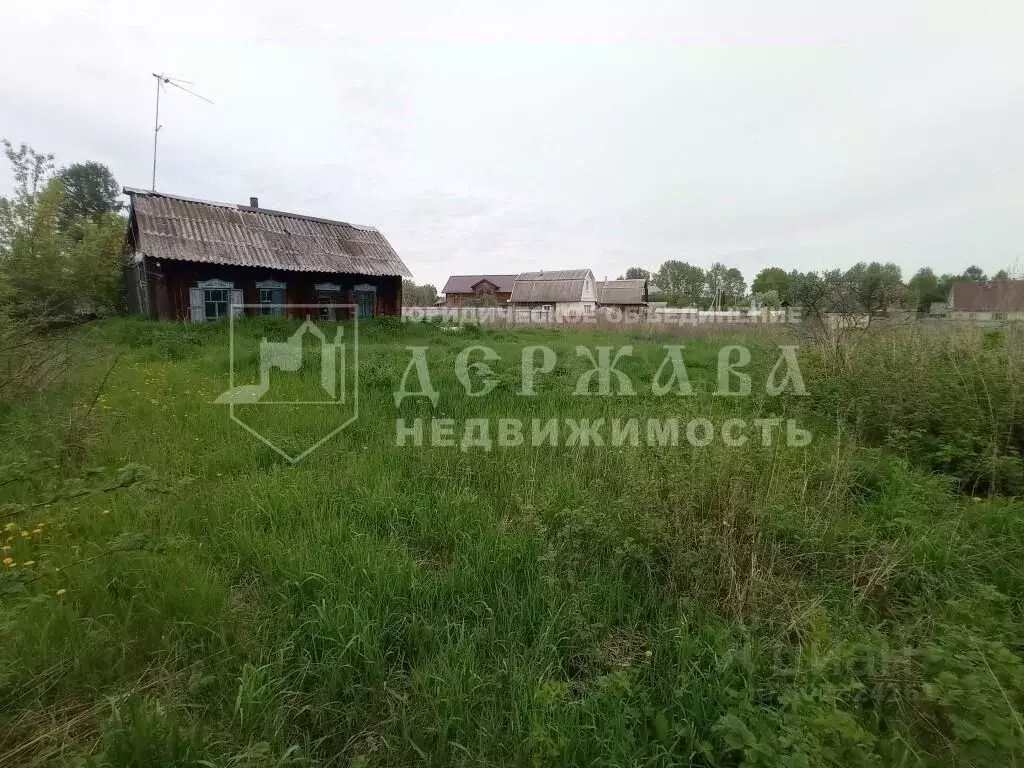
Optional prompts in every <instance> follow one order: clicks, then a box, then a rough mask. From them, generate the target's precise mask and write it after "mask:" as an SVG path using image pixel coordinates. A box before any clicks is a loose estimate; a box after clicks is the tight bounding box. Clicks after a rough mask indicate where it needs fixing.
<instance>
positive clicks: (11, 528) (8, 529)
mask: <svg viewBox="0 0 1024 768" xmlns="http://www.w3.org/2000/svg"><path fill="white" fill-rule="evenodd" d="M17 527H18V526H17V525H15V524H14V523H8V524H7V525H5V526H4V530H5V531H13V530H14V529H15V528H17Z"/></svg>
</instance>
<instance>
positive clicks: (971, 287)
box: [949, 280, 1024, 312]
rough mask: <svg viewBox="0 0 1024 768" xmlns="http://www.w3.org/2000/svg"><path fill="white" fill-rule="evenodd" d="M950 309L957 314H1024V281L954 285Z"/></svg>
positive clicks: (951, 292)
mask: <svg viewBox="0 0 1024 768" xmlns="http://www.w3.org/2000/svg"><path fill="white" fill-rule="evenodd" d="M949 308H950V309H951V310H954V311H956V312H1024V280H994V281H992V282H991V283H968V282H963V283H953V288H952V290H951V291H950V294H949Z"/></svg>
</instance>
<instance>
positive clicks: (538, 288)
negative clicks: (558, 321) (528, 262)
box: [509, 269, 598, 318]
mask: <svg viewBox="0 0 1024 768" xmlns="http://www.w3.org/2000/svg"><path fill="white" fill-rule="evenodd" d="M509 302H510V303H511V304H513V305H515V306H516V307H524V308H530V309H542V310H545V311H550V312H551V313H552V314H553V317H556V318H560V317H566V316H570V315H571V316H581V317H582V316H587V315H593V314H594V313H595V312H596V310H597V303H598V302H597V281H595V280H594V273H593V272H591V271H590V270H589V269H563V270H550V271H547V270H542V271H540V272H523V273H522V274H520V275H519V276H518V277H516V279H515V282H514V283H513V285H512V295H511V297H510V299H509Z"/></svg>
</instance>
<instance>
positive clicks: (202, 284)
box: [196, 279, 235, 290]
mask: <svg viewBox="0 0 1024 768" xmlns="http://www.w3.org/2000/svg"><path fill="white" fill-rule="evenodd" d="M234 287H235V284H234V283H228V282H225V281H224V280H216V279H214V280H200V281H199V282H198V283H196V288H203V289H204V290H205V289H206V288H214V289H217V288H234Z"/></svg>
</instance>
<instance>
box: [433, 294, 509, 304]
mask: <svg viewBox="0 0 1024 768" xmlns="http://www.w3.org/2000/svg"><path fill="white" fill-rule="evenodd" d="M511 297H512V293H511V292H504V293H485V292H483V291H481V292H479V293H476V292H474V293H447V294H445V297H444V303H445V306H446V307H464V306H466V305H467V304H468V305H473V304H474V303H479V302H480V301H481V299H485V298H493V299H494V301H495V303H496V304H498V306H505V305H506V304H508V300H509V299H510V298H511Z"/></svg>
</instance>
